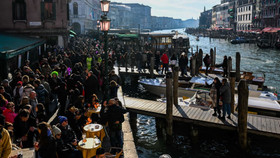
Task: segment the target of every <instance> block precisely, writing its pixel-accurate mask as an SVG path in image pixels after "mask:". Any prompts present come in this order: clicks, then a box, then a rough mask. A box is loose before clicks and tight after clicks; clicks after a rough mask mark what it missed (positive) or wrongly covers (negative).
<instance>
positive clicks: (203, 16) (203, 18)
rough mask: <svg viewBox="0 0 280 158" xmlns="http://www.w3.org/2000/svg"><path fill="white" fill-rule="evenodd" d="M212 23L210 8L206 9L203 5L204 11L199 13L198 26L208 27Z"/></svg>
mask: <svg viewBox="0 0 280 158" xmlns="http://www.w3.org/2000/svg"><path fill="white" fill-rule="evenodd" d="M211 24H212V9H210V10H206V9H205V7H204V12H202V13H200V17H199V28H205V29H208V28H210V27H211Z"/></svg>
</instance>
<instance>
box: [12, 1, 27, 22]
mask: <svg viewBox="0 0 280 158" xmlns="http://www.w3.org/2000/svg"><path fill="white" fill-rule="evenodd" d="M13 19H14V20H26V3H25V2H24V0H15V1H14V2H13Z"/></svg>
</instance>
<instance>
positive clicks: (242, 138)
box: [238, 80, 249, 152]
mask: <svg viewBox="0 0 280 158" xmlns="http://www.w3.org/2000/svg"><path fill="white" fill-rule="evenodd" d="M248 96H249V91H248V84H247V82H246V80H241V81H240V82H239V85H238V139H239V145H240V148H241V150H242V151H243V152H246V151H247V113H248Z"/></svg>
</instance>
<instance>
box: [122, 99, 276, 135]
mask: <svg viewBox="0 0 280 158" xmlns="http://www.w3.org/2000/svg"><path fill="white" fill-rule="evenodd" d="M125 102H126V105H125V106H126V108H127V110H128V111H130V112H134V113H138V114H143V115H148V116H153V117H160V118H165V114H166V103H162V102H157V101H151V100H145V99H138V98H132V97H126V96H125ZM213 113H214V111H213V110H212V109H211V110H202V109H200V108H195V107H187V106H180V105H179V106H175V105H174V106H173V119H174V121H180V122H186V123H193V124H197V125H201V126H206V127H213V128H221V129H229V130H236V129H237V124H238V118H237V116H238V115H237V114H236V113H235V114H232V115H231V118H232V119H231V120H229V119H226V120H225V121H222V120H220V119H218V118H217V117H214V116H212V114H213ZM279 121H280V118H274V117H268V116H260V115H253V114H248V124H247V128H248V132H249V133H254V134H258V135H264V136H271V137H276V138H280V126H279Z"/></svg>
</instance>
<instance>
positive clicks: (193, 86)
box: [138, 77, 214, 98]
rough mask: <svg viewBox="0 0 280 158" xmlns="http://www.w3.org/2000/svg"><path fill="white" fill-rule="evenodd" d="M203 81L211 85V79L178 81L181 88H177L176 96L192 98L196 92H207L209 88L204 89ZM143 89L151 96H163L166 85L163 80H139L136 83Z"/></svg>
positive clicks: (194, 78)
mask: <svg viewBox="0 0 280 158" xmlns="http://www.w3.org/2000/svg"><path fill="white" fill-rule="evenodd" d="M205 81H207V84H209V85H210V84H212V83H213V81H214V80H213V79H209V78H204V77H192V78H191V80H190V81H179V82H178V83H179V85H182V86H183V87H184V88H183V87H178V96H179V97H183V96H186V97H189V98H191V97H193V96H194V94H195V93H196V92H197V91H202V92H203V91H205V92H208V91H209V88H207V87H206V85H205ZM138 82H139V83H140V84H141V85H143V86H144V88H145V89H146V90H147V91H149V92H150V93H152V94H155V95H157V96H162V95H163V96H165V95H166V84H165V79H162V78H157V79H145V78H144V79H140V80H139V81H138Z"/></svg>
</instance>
